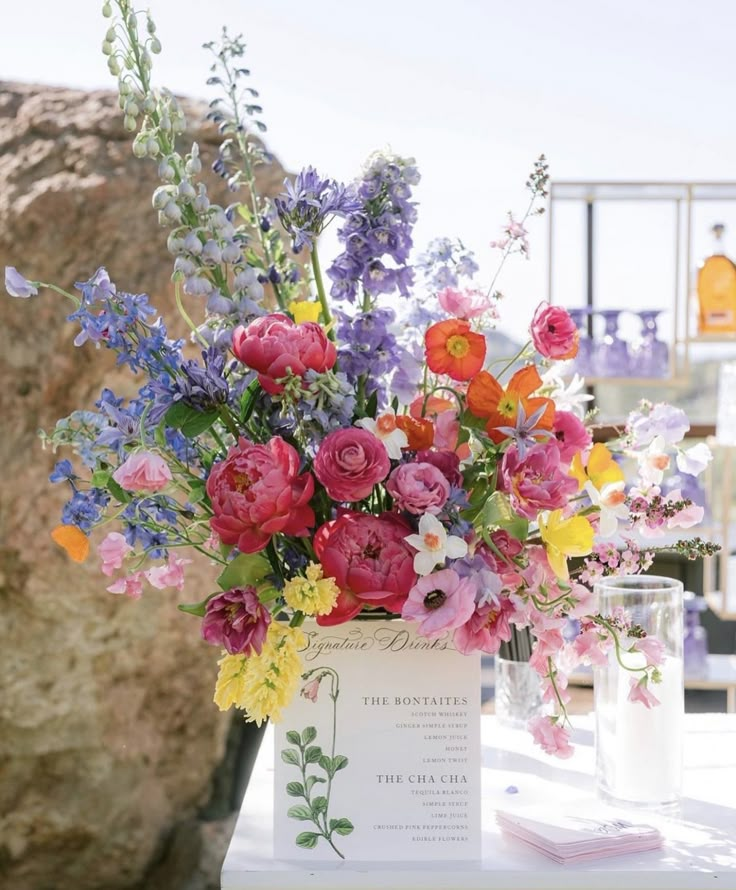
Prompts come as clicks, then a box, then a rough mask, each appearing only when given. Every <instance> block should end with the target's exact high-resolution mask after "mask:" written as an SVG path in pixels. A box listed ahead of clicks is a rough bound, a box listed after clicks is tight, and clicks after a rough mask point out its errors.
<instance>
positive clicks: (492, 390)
mask: <svg viewBox="0 0 736 890" xmlns="http://www.w3.org/2000/svg"><path fill="white" fill-rule="evenodd" d="M541 385H542V378H541V377H540V376H539V372H538V371H537V369H536V368H535V366H534V365H525V366H524V367H523V368H521V370H519V371H517V372H516V373H515V374H514V376H513V377H512V378H511V380H509V382H508V384H507V385H506V388H505V389H504V388H503V387H502V386H501V384H500V383H499V382H498V380H496V378H495V377H494V376H493V375H492V374H489V373H488V371H481V372H480V373H479V374H476V376H475V377H473V379H472V380H471V381H470V384H469V385H468V395H467V400H468V408H469V409H470V412H471V413H472V414H474V415H475V416H476V417H482V418H485V419H486V420H487V421H488V423H487V424H486V432H487V433H488V435H489V436H490V438H491V439H492V440H493V441H494V442H497V443H498V442H503V440H504V439H506V438H507V436H505V435H504V434H503V433H500V432H499V431H498V429H497V427H500V426H514V425H515V424H516V417H517V414H518V413H519V404H520V403H521V404H522V405H523V406H524V413H525V414H526V416H527V417H530V416H531V415H532V414H533V413H534V412H535V411H538V410H539V409H540V408H544V413H543V414H542V416H541V417H540V418H539V420H538V421H537V424H536V425H537V427H538V428H540V429H543V430H551V429H552V425H553V424H554V420H555V404H554V402H553V401H552V400H551V399H543V398H541V397H532V393H533V392H536V390H538V389H539V387H540V386H541Z"/></svg>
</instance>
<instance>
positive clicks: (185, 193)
mask: <svg viewBox="0 0 736 890" xmlns="http://www.w3.org/2000/svg"><path fill="white" fill-rule="evenodd" d="M196 194H197V193H196V192H195V191H194V186H193V185H192V184H191V182H189V180H188V179H182V181H181V182H180V183H179V197H180V198H183V199H184V200H185V201H192V200H193V199H194V198H195V196H196Z"/></svg>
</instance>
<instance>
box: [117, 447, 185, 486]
mask: <svg viewBox="0 0 736 890" xmlns="http://www.w3.org/2000/svg"><path fill="white" fill-rule="evenodd" d="M112 478H113V479H114V480H115V481H116V482H117V483H118V485H119V486H120V487H121V488H124V489H125V490H126V491H161V489H162V488H166V486H167V485H168V484H169V482H171V470H170V469H169V467H168V465H167V463H166V461H165V460H164V459H163V458H162V457H160V456H159V455H158V454H153V452H151V451H136V452H135V454H131V455H130V457H129V458H128V459H127V460H126V461H125V463H122V464H121V465H120V466H119V467H118V468H117V470H115V472H114V473H113V474H112Z"/></svg>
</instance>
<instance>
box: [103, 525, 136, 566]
mask: <svg viewBox="0 0 736 890" xmlns="http://www.w3.org/2000/svg"><path fill="white" fill-rule="evenodd" d="M132 549H133V548H132V547H131V546H130V544H129V543H128V542H127V541H126V540H125V538H124V537H123V535H121V534H120V532H110V533H109V534H108V535H106V536H105V537H104V539H103V540H102V541H101V542H100V544H99V546H98V547H97V552H98V553H99V554H100V559H101V560H102V574H103V575H112V574H113V572H115V571H116V570H117V569H120V568H122V566H123V560H124V559H125V557H126V555H127V554H128V553H130V551H131V550H132Z"/></svg>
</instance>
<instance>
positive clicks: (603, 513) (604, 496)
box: [585, 482, 629, 538]
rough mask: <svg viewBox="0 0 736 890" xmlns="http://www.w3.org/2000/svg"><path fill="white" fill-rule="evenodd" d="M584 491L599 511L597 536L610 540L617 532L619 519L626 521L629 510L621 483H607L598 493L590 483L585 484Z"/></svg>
mask: <svg viewBox="0 0 736 890" xmlns="http://www.w3.org/2000/svg"><path fill="white" fill-rule="evenodd" d="M585 491H586V492H587V494H588V497H589V498H590V500H591V503H592V504H593V506H594V507H598V509H599V510H600V513H599V520H598V534H599V536H600V537H601V538H610V537H612V536H613V535H615V534H616V532H617V531H618V521H619V519H627V518H628V515H629V508H628V507H627V506H626V503H625V499H626V494H625V492H624V483H623V482H609V483H608V484H606V485H604V486H603V487H602V488H601V490H600V491H598V489H597V488H596V487H595V485H593V483H592V482H586V483H585Z"/></svg>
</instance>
